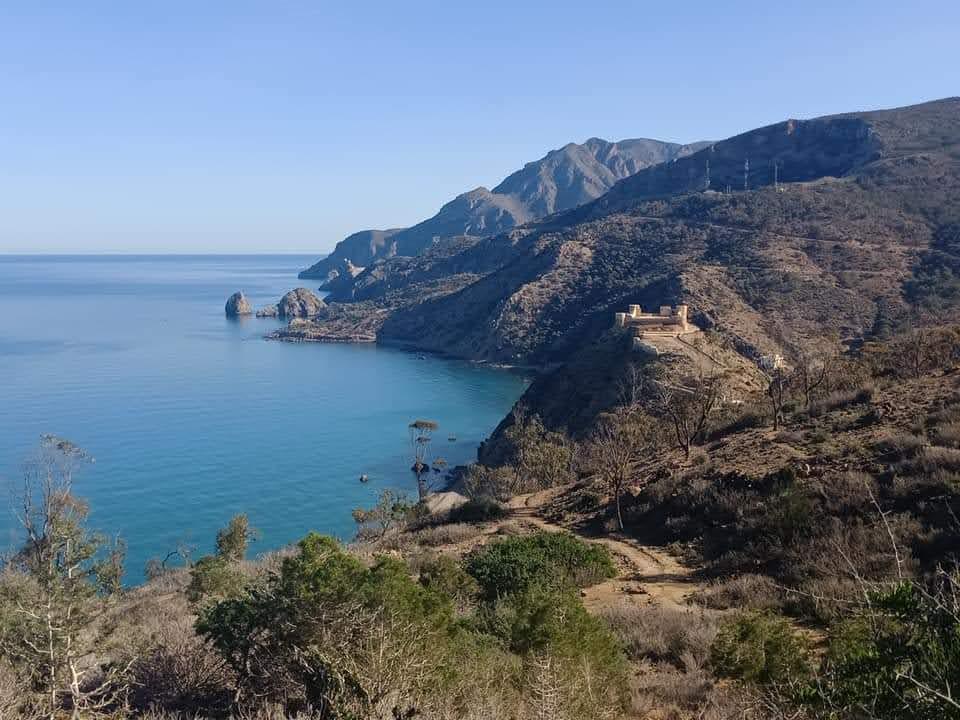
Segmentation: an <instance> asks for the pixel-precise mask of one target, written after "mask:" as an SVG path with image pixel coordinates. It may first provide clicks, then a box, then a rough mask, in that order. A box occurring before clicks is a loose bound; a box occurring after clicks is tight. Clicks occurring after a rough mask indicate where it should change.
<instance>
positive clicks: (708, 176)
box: [703, 158, 710, 190]
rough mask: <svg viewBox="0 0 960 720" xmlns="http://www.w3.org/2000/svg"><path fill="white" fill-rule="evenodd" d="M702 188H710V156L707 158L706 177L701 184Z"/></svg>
mask: <svg viewBox="0 0 960 720" xmlns="http://www.w3.org/2000/svg"><path fill="white" fill-rule="evenodd" d="M703 189H704V190H709V189H710V158H707V177H706V180H705V181H704V184H703Z"/></svg>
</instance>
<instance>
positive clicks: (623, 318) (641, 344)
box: [614, 305, 697, 355]
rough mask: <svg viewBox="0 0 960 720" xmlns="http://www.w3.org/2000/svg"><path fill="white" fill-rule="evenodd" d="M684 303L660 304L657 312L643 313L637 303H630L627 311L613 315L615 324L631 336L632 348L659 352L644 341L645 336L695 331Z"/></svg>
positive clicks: (670, 335) (675, 334)
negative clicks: (674, 305)
mask: <svg viewBox="0 0 960 720" xmlns="http://www.w3.org/2000/svg"><path fill="white" fill-rule="evenodd" d="M687 312H688V308H687V306H686V305H677V306H676V307H671V306H670V305H661V306H660V310H659V312H655V313H645V312H643V309H642V308H641V307H640V306H639V305H630V307H629V309H628V311H627V312H625V313H624V312H619V313H616V314H615V315H614V318H615V326H616V327H618V328H622V329H623V330H625V331H626V332H628V333H630V334H631V335H632V336H633V349H634V350H637V351H641V352H646V353H649V354H652V355H657V354H659V351H658V350H657V348H656V347H655V346H654V345H651V344H650V343H647V342H645V341H644V339H643V338H644V337H645V336H651V337H657V336H660V337H667V336H669V337H675V336H677V335H683V334H686V333H689V332H693V331H695V330H696V329H697V328H696V326H695V325H691V324H690V322H689V321H688V320H687Z"/></svg>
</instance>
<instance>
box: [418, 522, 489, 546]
mask: <svg viewBox="0 0 960 720" xmlns="http://www.w3.org/2000/svg"><path fill="white" fill-rule="evenodd" d="M479 534H480V530H479V529H478V528H476V527H474V526H473V525H467V524H466V523H449V524H445V525H434V526H432V527H425V528H422V529H420V530H417V531H416V532H414V533H411V534H410V538H411V539H412V540H414V541H415V542H417V543H419V544H420V545H428V546H434V545H456V544H457V543H461V542H465V541H467V540H471V539H473V538H475V537H477V535H479Z"/></svg>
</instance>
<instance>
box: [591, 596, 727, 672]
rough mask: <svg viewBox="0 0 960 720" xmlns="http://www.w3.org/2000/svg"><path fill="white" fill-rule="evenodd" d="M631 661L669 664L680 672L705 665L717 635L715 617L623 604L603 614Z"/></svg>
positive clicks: (703, 612)
mask: <svg viewBox="0 0 960 720" xmlns="http://www.w3.org/2000/svg"><path fill="white" fill-rule="evenodd" d="M603 619H604V620H606V622H607V623H608V624H609V625H610V627H611V628H612V629H613V631H614V633H615V634H616V635H617V637H618V638H620V641H621V642H622V643H623V645H624V647H625V648H626V650H627V655H628V657H630V659H632V660H650V661H653V662H666V663H669V664H671V665H673V666H674V667H677V668H686V669H690V668H699V667H702V666H704V665H705V664H706V662H707V658H708V657H709V655H710V645H711V643H713V639H714V637H716V634H717V628H718V622H717V617H716V614H715V613H712V612H709V611H706V610H703V609H702V608H675V607H667V606H661V605H647V606H643V607H639V606H636V605H631V604H627V603H623V604H622V605H619V606H616V607H612V608H608V609H606V610H604V612H603Z"/></svg>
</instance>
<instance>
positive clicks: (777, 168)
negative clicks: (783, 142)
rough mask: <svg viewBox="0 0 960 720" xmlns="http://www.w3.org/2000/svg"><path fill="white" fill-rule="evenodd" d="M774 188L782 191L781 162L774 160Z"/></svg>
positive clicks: (776, 190)
mask: <svg viewBox="0 0 960 720" xmlns="http://www.w3.org/2000/svg"><path fill="white" fill-rule="evenodd" d="M773 190H774V192H780V163H778V162H777V161H776V160H774V161H773Z"/></svg>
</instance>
